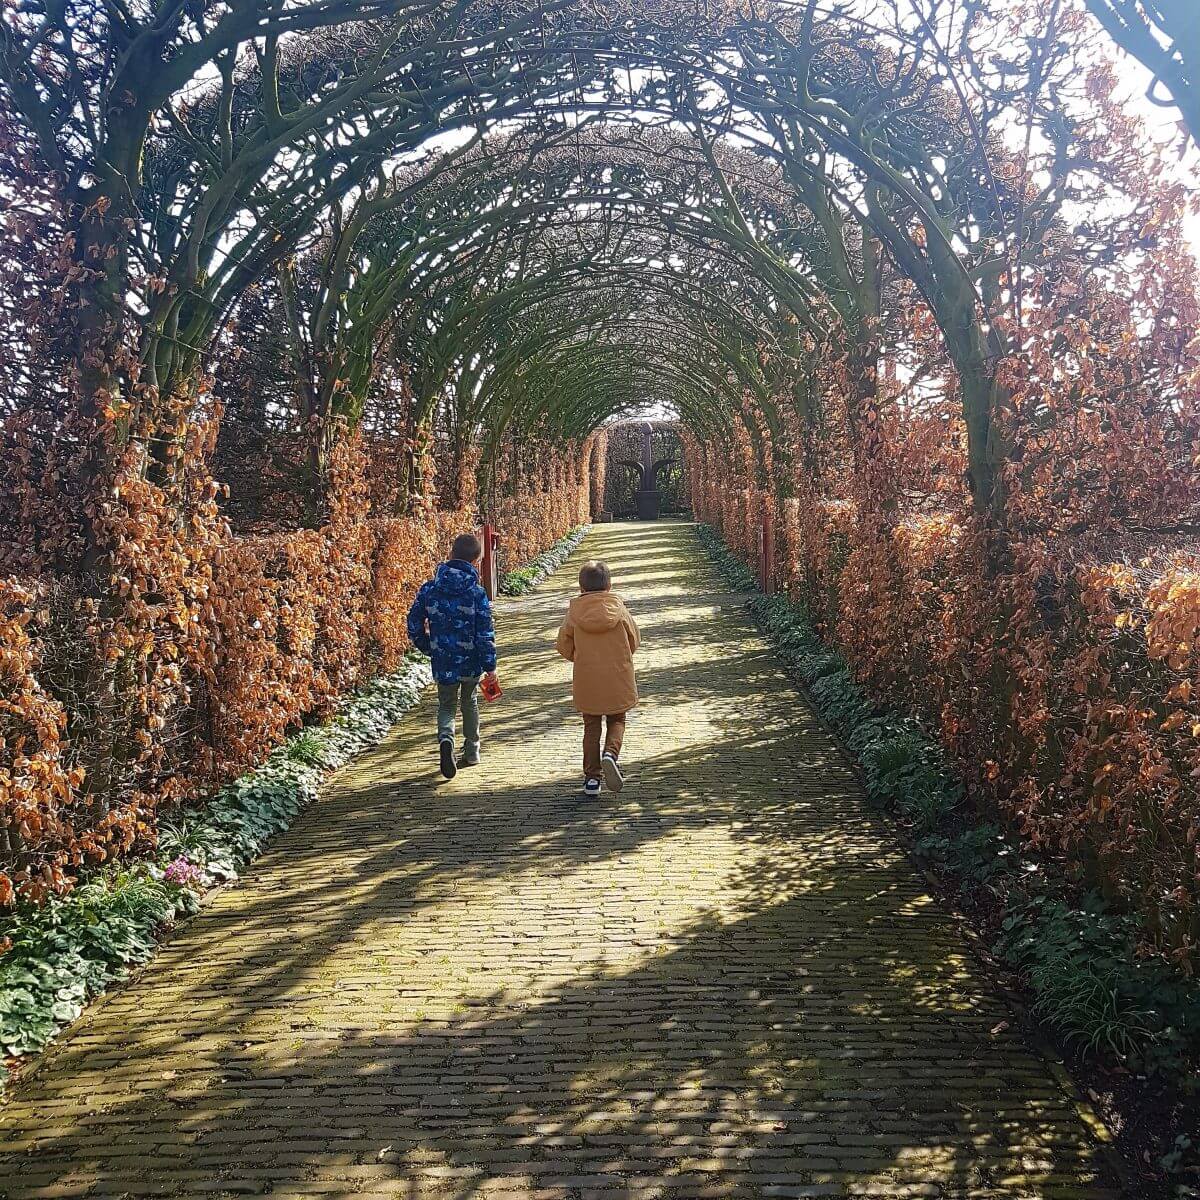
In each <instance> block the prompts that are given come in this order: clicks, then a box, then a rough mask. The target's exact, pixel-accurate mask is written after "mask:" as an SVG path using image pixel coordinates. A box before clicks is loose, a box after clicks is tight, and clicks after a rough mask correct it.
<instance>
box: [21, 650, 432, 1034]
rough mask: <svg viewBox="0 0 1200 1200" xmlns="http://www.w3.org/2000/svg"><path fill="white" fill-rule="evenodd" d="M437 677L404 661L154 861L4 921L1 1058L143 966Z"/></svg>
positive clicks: (252, 775)
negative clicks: (201, 893) (211, 891)
mask: <svg viewBox="0 0 1200 1200" xmlns="http://www.w3.org/2000/svg"><path fill="white" fill-rule="evenodd" d="M429 680H430V671H429V666H428V664H427V663H425V662H423V661H419V660H417V659H416V658H410V659H408V660H406V661H405V663H404V665H403V666H402V667H401V669H400V670H399V671H396V672H394V673H393V674H390V675H384V676H380V677H378V678H376V679H375V680H373V681H372V682H371V683H370V684H368V685H367V686H366V687H364V688H363V689H361V690H360V691H358V692H355V693H353V694H352V695H350V696H348V697H346V698H345V700H344V701H343V703H342V705H341V708H340V711H339V712H338V713H337V714H336V715H335V716H334V717H332V718H331V719H330V720H329V721H327V722H326V723H325V724H323V725H319V726H313V727H310V728H308V729H304V730H301V731H300V732H299V733H297V734H296V735H295V736H293V737H292V738H291V739H289V741H288V742H286V743H285V744H284V745H282V746H280V747H279V748H278V749H277V750H276V751H275V752H274V753H272V754H271V755H270V756H269V757H268V758H267V760H266V761H265V762H264V763H263V764H262V766H260V767H258V768H257V769H256V770H254V771H251V772H249V773H248V774H246V775H243V776H242V777H241V778H239V779H237V780H235V781H234V782H233V783H231V784H230V785H229V786H228V787H225V788H222V789H221V791H219V792H218V793H217V794H216V795H215V796H213V797H212V798H211V799H210V800H209V801H208V802H207V803H205V804H203V805H199V806H196V807H193V808H186V809H181V810H179V811H177V812H175V813H172V814H169V815H167V816H165V817H164V818H163V820H162V822H161V825H160V832H159V840H158V846H157V850H156V853H155V856H154V858H153V859H151V860H148V861H145V862H141V863H138V864H135V865H133V866H130V867H104V868H101V869H99V870H97V871H95V872H93V873H92V874H91V875H90V876H88V877H85V878H84V879H83V880H81V881H80V882H79V883H78V884H77V885H76V887H75V888H74V890H73V891H71V892H70V893H69V894H67V895H66V896H61V897H51V898H50V899H49V900H48V901H47V902H46V903H45V904H43V905H40V906H34V905H24V906H21V907H19V908H17V909H16V910H14V911H13V912H12V913H10V914H7V915H6V916H5V918H4V919H3V920H2V921H0V938H2V939H7V941H6V943H5V944H7V943H11V945H9V948H8V950H7V952H5V953H4V954H3V955H0V1048H2V1049H3V1051H4V1053H5V1054H9V1055H24V1054H31V1053H34V1052H36V1051H38V1050H41V1049H42V1048H43V1047H45V1046H46V1045H47V1044H48V1043H49V1042H50V1041H51V1039H52V1038H53V1037H54V1036H55V1035H56V1034H57V1033H58V1032H59V1030H61V1029H62V1028H63V1027H64V1026H65V1025H68V1024H69V1023H70V1022H71V1021H73V1020H75V1018H76V1017H78V1016H79V1014H80V1013H81V1012H82V1011H83V1008H84V1006H85V1005H86V1004H87V1003H88V1001H89V1000H91V999H93V998H94V997H95V996H98V995H99V994H100V993H102V992H103V991H104V990H105V989H106V988H108V987H109V986H110V985H111V984H112V983H114V982H115V981H117V980H119V979H122V978H123V977H124V976H125V975H126V974H127V973H128V971H129V968H130V967H132V966H136V965H138V964H140V963H144V962H147V961H148V960H149V959H150V958H151V957H152V956H153V954H154V951H155V949H156V948H157V946H158V943H159V940H160V939H161V937H162V935H163V934H164V932H166V931H167V930H169V929H170V928H171V926H172V925H173V924H174V923H175V922H176V921H178V920H179V919H180V918H181V917H183V916H186V915H188V914H190V913H192V912H194V911H196V909H197V907H198V905H199V903H200V900H199V897H198V895H197V891H196V890H195V887H193V886H190V883H191V882H192V881H198V882H199V884H200V885H201V886H211V885H212V884H214V883H218V882H222V881H227V880H231V879H235V878H236V877H237V874H238V872H239V871H240V870H241V869H242V868H243V867H244V866H245V865H246V864H247V863H248V862H250V861H251V860H252V859H254V858H256V857H257V856H258V855H259V854H260V853H261V852H262V850H263V848H264V847H265V846H266V844H267V843H268V842H269V841H270V840H271V839H272V838H273V837H275V836H277V835H278V834H279V833H281V832H282V831H283V830H285V829H286V828H287V827H288V826H289V825H290V824H291V823H292V822H293V821H294V820H295V818H296V816H297V815H298V814H299V813H300V812H301V811H302V810H303V809H304V808H305V807H306V806H307V805H308V804H310V803H312V801H313V800H314V799H316V796H317V793H318V790H319V788H320V785H321V782H322V781H323V780H324V778H325V776H326V774H327V772H329V771H331V770H334V769H336V768H337V767H340V766H342V765H343V764H344V763H346V762H349V761H350V759H352V758H353V757H354V756H355V755H357V754H359V753H361V752H362V751H363V750H366V749H368V748H370V747H371V746H374V745H376V744H377V743H378V742H380V741H381V740H382V739H383V738H384V737H385V736H386V734H387V732H388V731H389V730H390V729H391V728H392V726H393V725H395V723H396V722H397V721H398V720H399V719H400V717H401V716H403V714H404V713H405V712H407V711H408V710H409V709H410V708H412V706H413V705H414V704H416V702H417V700H418V699H419V698H420V695H421V692H422V690H423V689H424V687H425V686H426V685H427V684H428V682H429Z"/></svg>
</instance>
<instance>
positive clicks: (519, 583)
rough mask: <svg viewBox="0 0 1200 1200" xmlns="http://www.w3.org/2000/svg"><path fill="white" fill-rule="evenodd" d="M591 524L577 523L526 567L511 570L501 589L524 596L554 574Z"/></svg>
mask: <svg viewBox="0 0 1200 1200" xmlns="http://www.w3.org/2000/svg"><path fill="white" fill-rule="evenodd" d="M590 528H591V526H590V525H577V526H576V527H575V528H574V529H572V530H571V532H570V533H568V534H567V535H566V537H563V538H559V540H558V541H557V542H555V543H554V545H553V546H551V547H550V549H549V550H544V551H543V552H542V553H541V554H539V555H538V556H537V558H535V559H534V560H533V562H531V563H529V564H527V565H526V566H524V567H518V568H517V569H516V570H515V571H509V572H508V574H506V575H505V576H504V578H503V579H502V580H501V581H500V591H501V593H502V594H503V595H505V596H523V595H525V593H526V592H532V591H533V589H534V588H535V587H537V586H538V584H539V583H541V582H542V581H543V580H544V579H546V578H547V577H549V576H550V575H553V574H554V572H555V571H557V570H558V568H559V567H561V566H562V565H563V563H565V562H566V561H567V559H568V558H570V557H571V555H572V554H573V553H574V552H575V549H576V547H577V546H578V545H579V543H580V542H582V541H583V539H584V538H585V537H587V533H588V530H589V529H590Z"/></svg>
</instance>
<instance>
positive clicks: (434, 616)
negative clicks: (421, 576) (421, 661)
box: [408, 558, 496, 683]
mask: <svg viewBox="0 0 1200 1200" xmlns="http://www.w3.org/2000/svg"><path fill="white" fill-rule="evenodd" d="M408 638H409V641H411V642H412V644H413V645H414V646H416V648H417V649H418V650H420V651H421V653H422V654H428V655H429V657H430V658H431V659H432V660H433V677H434V679H436V680H437V681H438V683H457V682H458V681H459V680H460V679H475V678H478V677H479V676H480V675H483V674H485V673H486V672H488V671H494V670H495V669H496V629H495V626H494V625H493V623H492V605H491V601H490V600H488V598H487V593H486V592H485V591H484V590H483V585H482V584H481V583H480V582H479V572H478V571H476V570H475V568H474V567H473V566H471V564H470V563H467V562H460V561H459V560H458V559H456V558H452V559H451V560H450V561H449V562H444V563H442V565H441V566H440V567H438V569H437V571H436V572H435V573H434V576H433V578H432V579H431V580H429V582H428V583H423V584H422V585H421V590H420V591H419V592H417V598H416V599H415V600H414V601H413V606H412V608H410V609H409V610H408Z"/></svg>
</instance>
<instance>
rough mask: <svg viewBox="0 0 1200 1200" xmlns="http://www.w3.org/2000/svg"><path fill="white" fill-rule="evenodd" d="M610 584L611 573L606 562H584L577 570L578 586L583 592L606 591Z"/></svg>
mask: <svg viewBox="0 0 1200 1200" xmlns="http://www.w3.org/2000/svg"><path fill="white" fill-rule="evenodd" d="M611 586H612V573H611V572H610V571H609V569H608V563H602V562H596V561H594V560H593V561H592V562H585V563H584V564H583V569H582V570H581V571H580V572H579V587H580V589H581V590H582V591H585V592H607V591H608V589H609V588H610V587H611Z"/></svg>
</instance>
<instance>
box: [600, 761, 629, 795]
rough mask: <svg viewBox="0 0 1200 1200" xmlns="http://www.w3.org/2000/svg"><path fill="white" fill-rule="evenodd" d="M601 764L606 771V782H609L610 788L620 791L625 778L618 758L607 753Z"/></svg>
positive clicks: (610, 789)
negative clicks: (618, 763) (618, 764)
mask: <svg viewBox="0 0 1200 1200" xmlns="http://www.w3.org/2000/svg"><path fill="white" fill-rule="evenodd" d="M600 766H601V768H602V769H603V771H604V782H605V783H606V784H608V790H609V791H610V792H619V791H620V790H621V788H622V787H623V786H624V783H625V780H624V777H623V776H622V775H621V768H620V767H618V766H617V760H616V759H615V758H613V756H612V755H611V754H606V755H605V756H604V757H603V758H602V759H601V760H600Z"/></svg>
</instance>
